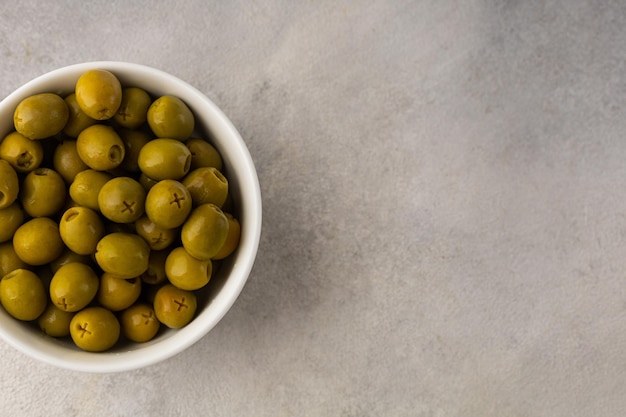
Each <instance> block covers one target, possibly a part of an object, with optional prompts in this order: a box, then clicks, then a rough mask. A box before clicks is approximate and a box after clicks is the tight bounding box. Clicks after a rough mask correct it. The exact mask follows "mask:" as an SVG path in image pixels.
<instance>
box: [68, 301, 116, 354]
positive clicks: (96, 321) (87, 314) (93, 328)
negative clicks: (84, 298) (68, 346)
mask: <svg viewBox="0 0 626 417" xmlns="http://www.w3.org/2000/svg"><path fill="white" fill-rule="evenodd" d="M70 336H71V337H72V340H73V341H74V343H75V344H76V346H78V347H79V348H81V349H83V350H86V351H88V352H103V351H105V350H108V349H110V348H112V347H113V346H114V345H115V343H117V341H118V340H119V337H120V322H119V321H118V320H117V317H115V314H113V313H112V312H111V311H110V310H107V309H106V308H104V307H88V308H85V309H84V310H81V311H79V312H78V313H76V314H75V315H74V317H73V318H72V321H71V322H70Z"/></svg>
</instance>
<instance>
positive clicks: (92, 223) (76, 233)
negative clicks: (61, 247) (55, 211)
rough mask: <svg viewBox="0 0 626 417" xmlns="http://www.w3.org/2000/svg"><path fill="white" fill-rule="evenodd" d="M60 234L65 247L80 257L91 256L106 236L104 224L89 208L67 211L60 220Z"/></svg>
mask: <svg viewBox="0 0 626 417" xmlns="http://www.w3.org/2000/svg"><path fill="white" fill-rule="evenodd" d="M59 232H60V234H61V239H62V240H63V243H65V246H67V247H68V248H69V249H70V250H71V251H73V252H74V253H76V254H78V255H91V254H93V253H94V252H95V251H96V245H97V244H98V242H99V241H100V239H102V237H103V236H104V233H105V230H104V222H103V221H102V219H101V218H100V216H99V215H98V213H96V212H95V211H94V210H92V209H90V208H87V207H81V206H78V207H72V208H69V209H67V210H66V211H65V212H64V213H63V215H62V216H61V220H59Z"/></svg>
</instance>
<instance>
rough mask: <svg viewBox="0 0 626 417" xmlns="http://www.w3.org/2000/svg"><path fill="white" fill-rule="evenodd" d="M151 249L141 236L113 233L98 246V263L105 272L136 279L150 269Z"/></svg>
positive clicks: (101, 240) (105, 237)
mask: <svg viewBox="0 0 626 417" xmlns="http://www.w3.org/2000/svg"><path fill="white" fill-rule="evenodd" d="M149 256H150V247H149V246H148V244H147V243H146V241H145V240H143V239H142V238H141V237H140V236H137V235H134V234H131V233H111V234H108V235H106V236H104V237H103V238H102V239H100V241H99V242H98V245H97V246H96V256H95V257H96V262H97V263H98V265H99V266H100V268H102V270H103V271H104V272H108V273H110V274H113V275H117V276H118V277H120V278H135V277H138V276H140V275H141V274H143V273H144V272H145V271H146V270H147V269H148V258H149Z"/></svg>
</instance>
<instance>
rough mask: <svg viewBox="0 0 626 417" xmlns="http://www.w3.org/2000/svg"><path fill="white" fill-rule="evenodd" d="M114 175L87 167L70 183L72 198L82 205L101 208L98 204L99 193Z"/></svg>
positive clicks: (94, 208)
mask: <svg viewBox="0 0 626 417" xmlns="http://www.w3.org/2000/svg"><path fill="white" fill-rule="evenodd" d="M112 178H113V176H112V175H111V174H109V173H107V172H101V171H96V170H93V169H86V170H85V171H81V172H79V173H78V174H76V177H75V178H74V181H73V182H72V183H71V184H70V188H69V193H70V197H71V198H72V200H74V201H75V202H76V203H78V204H80V205H81V206H85V207H89V208H90V209H92V210H98V211H99V210H100V206H98V194H99V193H100V190H101V189H102V187H103V186H104V184H106V183H107V182H108V181H109V180H110V179H112Z"/></svg>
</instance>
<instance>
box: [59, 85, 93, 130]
mask: <svg viewBox="0 0 626 417" xmlns="http://www.w3.org/2000/svg"><path fill="white" fill-rule="evenodd" d="M65 104H67V108H68V110H69V118H68V120H67V123H66V124H65V127H64V128H63V133H65V134H66V135H67V136H69V137H71V138H76V137H78V134H79V133H80V132H82V131H83V130H85V129H86V128H88V127H89V126H91V125H95V124H96V123H98V121H97V120H96V119H92V118H91V117H89V116H87V114H85V112H84V111H83V110H82V109H81V108H80V106H79V105H78V101H76V94H75V93H72V94H70V95H68V96H67V97H65Z"/></svg>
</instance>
